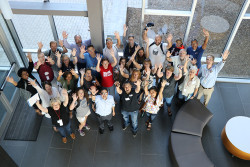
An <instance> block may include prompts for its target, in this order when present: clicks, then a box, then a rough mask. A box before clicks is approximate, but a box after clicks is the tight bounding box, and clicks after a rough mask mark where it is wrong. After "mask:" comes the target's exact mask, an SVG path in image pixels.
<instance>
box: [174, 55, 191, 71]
mask: <svg viewBox="0 0 250 167" xmlns="http://www.w3.org/2000/svg"><path fill="white" fill-rule="evenodd" d="M171 59H172V62H173V66H174V74H175V75H179V68H178V66H179V65H180V66H184V64H185V60H181V59H180V56H173V57H171ZM190 66H192V64H191V62H190V61H189V62H188V64H187V69H189V68H190ZM183 72H184V69H183V68H182V73H183Z"/></svg>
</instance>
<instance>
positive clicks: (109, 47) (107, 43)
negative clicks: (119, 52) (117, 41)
mask: <svg viewBox="0 0 250 167" xmlns="http://www.w3.org/2000/svg"><path fill="white" fill-rule="evenodd" d="M106 45H107V48H108V49H111V48H112V45H113V41H107V42H106Z"/></svg>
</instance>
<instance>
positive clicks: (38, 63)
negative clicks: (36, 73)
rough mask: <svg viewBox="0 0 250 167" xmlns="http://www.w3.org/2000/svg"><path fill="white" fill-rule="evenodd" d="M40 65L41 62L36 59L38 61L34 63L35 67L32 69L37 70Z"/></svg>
mask: <svg viewBox="0 0 250 167" xmlns="http://www.w3.org/2000/svg"><path fill="white" fill-rule="evenodd" d="M41 64H42V63H41V61H40V60H39V59H38V61H37V62H36V65H35V67H34V69H36V70H38V68H39V67H40V65H41Z"/></svg>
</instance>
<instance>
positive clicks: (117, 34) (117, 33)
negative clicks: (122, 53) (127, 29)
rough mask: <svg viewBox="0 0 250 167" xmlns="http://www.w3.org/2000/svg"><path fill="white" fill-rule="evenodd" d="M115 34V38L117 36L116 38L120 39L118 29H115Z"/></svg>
mask: <svg viewBox="0 0 250 167" xmlns="http://www.w3.org/2000/svg"><path fill="white" fill-rule="evenodd" d="M114 35H115V38H116V39H119V38H120V35H119V32H118V31H115V33H114Z"/></svg>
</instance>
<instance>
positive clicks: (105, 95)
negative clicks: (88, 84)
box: [101, 90, 108, 100]
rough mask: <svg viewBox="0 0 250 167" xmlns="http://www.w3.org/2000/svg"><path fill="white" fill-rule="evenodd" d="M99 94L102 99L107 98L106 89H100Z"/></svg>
mask: <svg viewBox="0 0 250 167" xmlns="http://www.w3.org/2000/svg"><path fill="white" fill-rule="evenodd" d="M101 96H102V98H103V99H104V100H106V99H107V98H108V92H107V91H106V90H102V91H101Z"/></svg>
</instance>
